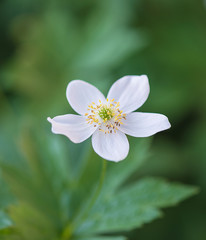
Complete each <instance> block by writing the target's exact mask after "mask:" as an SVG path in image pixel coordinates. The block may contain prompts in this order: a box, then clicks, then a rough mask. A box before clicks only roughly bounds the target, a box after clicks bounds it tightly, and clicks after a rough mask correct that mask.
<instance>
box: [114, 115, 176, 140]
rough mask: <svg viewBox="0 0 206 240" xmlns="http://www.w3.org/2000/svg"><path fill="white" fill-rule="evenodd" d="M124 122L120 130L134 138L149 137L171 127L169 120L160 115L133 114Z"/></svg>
mask: <svg viewBox="0 0 206 240" xmlns="http://www.w3.org/2000/svg"><path fill="white" fill-rule="evenodd" d="M122 122H123V124H122V125H121V126H120V127H119V129H120V130H121V131H122V132H123V133H126V134H128V135H131V136H133V137H149V136H152V135H154V134H155V133H157V132H161V131H163V130H166V129H168V128H170V127H171V125H170V123H169V120H168V118H167V117H166V116H164V115H163V114H159V113H141V112H133V113H130V114H128V115H127V116H126V120H122Z"/></svg>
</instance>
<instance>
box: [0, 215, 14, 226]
mask: <svg viewBox="0 0 206 240" xmlns="http://www.w3.org/2000/svg"><path fill="white" fill-rule="evenodd" d="M11 225H12V221H11V220H10V218H9V217H8V215H7V214H6V213H5V212H3V211H0V229H4V228H7V227H10V226H11Z"/></svg>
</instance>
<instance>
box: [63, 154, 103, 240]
mask: <svg viewBox="0 0 206 240" xmlns="http://www.w3.org/2000/svg"><path fill="white" fill-rule="evenodd" d="M106 168H107V161H106V160H104V159H103V163H102V171H101V175H100V179H99V184H98V186H97V189H96V191H95V192H94V195H93V197H92V198H91V201H90V203H89V204H88V207H87V208H86V210H85V211H84V212H83V214H82V216H81V217H80V219H79V220H77V221H75V222H74V223H73V224H71V223H70V224H69V225H67V226H66V228H65V230H64V231H63V234H62V240H69V239H70V238H71V236H72V234H73V232H74V229H75V228H76V226H78V225H79V224H80V223H81V222H83V221H84V220H85V219H86V218H87V216H88V214H89V212H90V210H91V209H92V207H93V206H94V204H95V202H96V200H97V199H98V197H99V194H100V192H101V190H102V186H103V183H104V178H105V173H106Z"/></svg>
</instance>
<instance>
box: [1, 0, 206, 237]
mask: <svg viewBox="0 0 206 240" xmlns="http://www.w3.org/2000/svg"><path fill="white" fill-rule="evenodd" d="M0 15H1V21H0V29H1V39H0V43H1V44H0V52H1V56H0V166H1V170H0V239H2V240H23V239H27V240H28V239H30V240H32V239H35V240H36V239H37V240H38V239H39V240H41V239H42V240H47V239H49V240H51V239H54V240H59V239H61V240H62V239H64V238H68V237H69V235H70V234H71V232H70V230H71V229H72V232H73V235H72V239H75V237H76V239H82V240H83V239H84V240H86V239H88V240H89V239H91V240H92V239H93V240H95V239H97V240H104V239H108V240H109V239H112V240H122V239H125V238H126V237H128V239H130V240H133V239H135V240H136V239H137V238H138V239H140V240H141V239H151V238H155V239H174V238H175V239H177V240H180V239H181V240H192V239H198V240H199V239H200V240H203V239H205V234H206V233H205V227H204V225H205V224H204V223H205V216H206V213H205V207H204V206H205V200H206V197H205V196H206V194H205V186H206V181H205V167H206V165H205V157H206V155H205V142H206V138H205V134H204V133H205V120H206V115H205V110H204V109H205V89H206V84H205V80H204V79H205V77H206V72H205V49H206V48H205V41H206V35H205V23H206V18H205V9H204V8H203V3H202V1H197V2H196V1H191V2H188V1H186V0H182V1H178V0H174V1H169V0H166V1H162V0H158V1H155V0H148V1H142V0H139V1H135V0H128V1H124V0H105V1H95V0H84V1H74V0H68V1H65V0H61V1H57V0H45V1H43V2H42V1H39V0H29V1H25V0H20V1H18V2H15V1H13V0H4V1H1V2H0ZM127 74H147V75H148V76H149V79H150V85H151V89H152V91H151V98H149V100H148V101H147V103H146V104H145V105H144V107H143V108H144V109H147V111H149V112H162V113H164V114H165V115H167V116H169V119H170V121H171V123H172V129H171V130H170V132H167V133H166V134H164V133H162V134H161V133H160V134H158V135H157V136H155V137H154V142H153V145H152V147H151V148H148V144H149V143H148V142H147V141H144V140H142V139H141V140H133V139H132V138H131V139H130V142H132V146H131V151H130V155H129V157H128V159H126V160H125V161H123V162H121V163H118V164H113V163H108V169H107V175H106V177H105V182H104V185H103V189H102V194H101V195H100V196H99V198H98V199H97V201H96V203H95V205H94V206H93V208H92V209H90V210H91V211H88V212H87V209H88V206H89V205H90V202H91V199H92V197H93V195H94V194H95V192H96V189H97V185H98V181H99V175H100V172H101V160H100V159H99V158H98V157H97V156H96V155H95V154H93V152H92V150H91V149H90V148H89V146H88V145H89V144H88V143H85V144H80V145H77V146H76V145H74V144H71V143H69V142H68V140H67V139H66V138H64V137H62V136H54V135H52V134H51V133H50V129H49V124H48V123H47V122H46V117H47V116H51V117H52V116H55V115H58V114H62V113H68V112H71V109H70V108H69V106H68V104H67V103H66V98H65V94H63V93H64V91H65V87H66V85H67V84H68V82H69V81H70V80H72V79H76V78H77V79H83V80H87V81H89V82H91V83H93V84H95V85H96V86H98V87H99V88H100V89H101V90H103V91H104V92H105V93H106V92H107V90H108V87H109V86H110V85H111V83H112V81H114V80H116V79H118V78H119V77H121V76H123V75H127ZM150 99H152V100H150ZM144 109H143V110H144ZM141 110H142V109H141ZM34 132H35V134H34ZM145 159H148V161H147V162H145V163H144V161H145ZM143 163H144V164H143ZM140 166H141V167H140ZM145 176H161V178H156V177H152V178H151V177H145ZM165 178H169V179H172V180H174V182H176V181H181V182H184V183H187V184H195V185H199V186H201V188H202V191H201V194H199V195H198V196H197V197H195V198H193V199H191V200H190V201H187V202H185V204H184V205H180V207H178V206H177V207H176V208H173V210H166V213H167V214H166V217H164V221H163V220H158V221H155V222H154V223H153V224H151V225H150V224H148V225H145V227H144V228H143V229H142V228H141V229H139V227H141V226H142V225H143V224H145V223H148V222H150V221H152V220H154V219H156V218H159V217H161V216H162V210H161V209H162V208H164V207H169V206H173V205H175V204H177V203H178V202H180V201H182V200H184V199H186V198H187V197H189V196H192V195H193V194H195V193H196V192H197V189H196V188H194V187H188V186H186V185H184V184H178V183H168V182H167V181H165V180H164V179H165ZM94 183H96V184H94ZM157 194H158V196H157ZM106 209H107V210H106ZM82 214H83V217H82ZM73 226H75V229H73ZM77 226H78V227H77ZM94 228H95V229H94ZM134 228H138V229H137V230H134V231H130V230H131V229H134ZM174 229H175V231H174ZM121 236H123V237H121ZM124 236H126V237H124ZM55 238H56V239H55Z"/></svg>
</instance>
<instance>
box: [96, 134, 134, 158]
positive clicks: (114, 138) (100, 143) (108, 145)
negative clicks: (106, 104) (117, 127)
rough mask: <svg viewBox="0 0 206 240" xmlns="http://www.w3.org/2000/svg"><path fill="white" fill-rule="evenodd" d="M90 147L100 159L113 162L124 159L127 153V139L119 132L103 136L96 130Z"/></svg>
mask: <svg viewBox="0 0 206 240" xmlns="http://www.w3.org/2000/svg"><path fill="white" fill-rule="evenodd" d="M92 146H93V148H94V151H95V152H96V153H97V154H99V155H100V156H101V157H102V158H104V159H106V160H109V161H114V162H119V161H121V160H123V159H125V158H126V157H127V155H128V152H129V142H128V140H127V137H126V135H125V134H124V133H122V132H120V131H117V132H116V133H109V134H105V133H104V132H101V131H99V130H97V131H96V132H95V133H94V134H93V135H92Z"/></svg>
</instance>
